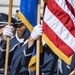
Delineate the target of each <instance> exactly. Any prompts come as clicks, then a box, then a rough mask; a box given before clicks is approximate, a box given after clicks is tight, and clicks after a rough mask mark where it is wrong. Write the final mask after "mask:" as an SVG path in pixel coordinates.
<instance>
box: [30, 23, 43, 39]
mask: <svg viewBox="0 0 75 75" xmlns="http://www.w3.org/2000/svg"><path fill="white" fill-rule="evenodd" d="M41 35H42V25H40V24H39V25H36V26H35V27H34V28H33V31H32V33H31V37H32V38H33V39H34V40H36V39H37V38H38V37H39V36H41Z"/></svg>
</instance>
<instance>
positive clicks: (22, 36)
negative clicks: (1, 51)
mask: <svg viewBox="0 0 75 75" xmlns="http://www.w3.org/2000/svg"><path fill="white" fill-rule="evenodd" d="M25 33H26V30H25V31H24V32H23V34H22V36H21V38H22V37H23V36H24V34H25Z"/></svg>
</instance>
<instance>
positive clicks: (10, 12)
mask: <svg viewBox="0 0 75 75" xmlns="http://www.w3.org/2000/svg"><path fill="white" fill-rule="evenodd" d="M12 3H13V0H9V16H8V25H9V26H10V25H11V17H12ZM9 44H10V37H7V42H6V57H5V71H4V75H7V71H8V57H9Z"/></svg>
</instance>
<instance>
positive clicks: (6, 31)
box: [3, 25, 13, 41]
mask: <svg viewBox="0 0 75 75" xmlns="http://www.w3.org/2000/svg"><path fill="white" fill-rule="evenodd" d="M7 36H9V37H10V38H11V37H12V36H13V33H12V26H8V25H7V26H6V27H5V28H4V30H3V37H4V40H5V41H6V39H7Z"/></svg>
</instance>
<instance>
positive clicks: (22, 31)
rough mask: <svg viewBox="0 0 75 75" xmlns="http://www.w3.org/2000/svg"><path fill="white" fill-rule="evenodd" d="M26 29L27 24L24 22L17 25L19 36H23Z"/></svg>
mask: <svg viewBox="0 0 75 75" xmlns="http://www.w3.org/2000/svg"><path fill="white" fill-rule="evenodd" d="M25 30H26V26H25V25H24V24H21V25H18V27H17V34H18V37H19V38H21V36H22V35H23V33H24V32H25Z"/></svg>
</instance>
